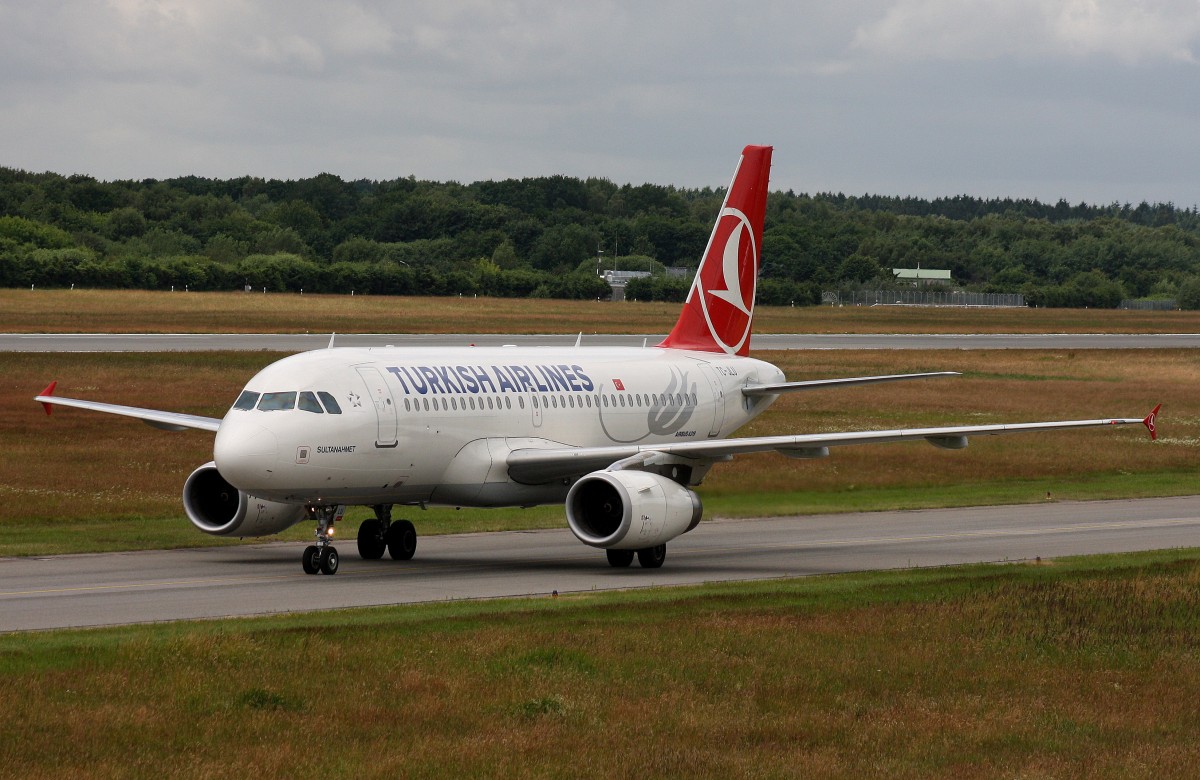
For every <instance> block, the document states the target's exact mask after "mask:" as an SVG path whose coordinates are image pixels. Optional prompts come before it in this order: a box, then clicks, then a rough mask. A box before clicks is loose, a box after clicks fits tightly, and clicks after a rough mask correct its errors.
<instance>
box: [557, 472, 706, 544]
mask: <svg viewBox="0 0 1200 780" xmlns="http://www.w3.org/2000/svg"><path fill="white" fill-rule="evenodd" d="M703 513H704V508H703V506H701V504H700V496H698V495H696V494H695V493H694V492H692V491H691V490H688V489H687V488H685V487H684V486H682V485H680V484H679V483H678V482H675V481H673V480H671V479H669V478H667V477H664V476H661V475H659V474H652V473H650V472H646V471H596V472H593V473H591V474H588V475H587V476H586V477H584V478H582V479H580V480H579V481H578V482H576V483H575V484H574V485H572V486H571V490H570V492H569V493H567V524H568V525H569V526H570V527H571V532H572V533H574V534H575V536H576V537H578V539H579V541H581V542H583V543H584V544H590V545H591V546H593V547H603V548H606V549H613V550H641V549H644V548H647V547H655V546H657V545H660V544H665V543H666V542H669V541H670V540H672V539H674V538H675V537H677V536H679V535H680V534H684V533H687V532H688V531H690V530H692V529H693V528H695V527H696V526H697V525H698V524H699V523H700V517H701V516H702V515H703Z"/></svg>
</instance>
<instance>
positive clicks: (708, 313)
mask: <svg viewBox="0 0 1200 780" xmlns="http://www.w3.org/2000/svg"><path fill="white" fill-rule="evenodd" d="M770 173H771V147H769V146H747V147H746V148H745V149H743V150H742V156H741V158H740V159H739V160H738V166H737V168H736V169H735V170H734V172H733V180H732V181H730V182H729V190H728V191H727V192H726V193H725V202H724V203H722V204H721V211H720V213H718V214H717V221H716V223H714V224H713V229H712V233H710V234H709V237H708V244H707V245H706V246H705V247H704V254H703V255H701V256H700V267H699V269H697V271H696V276H695V278H694V279H693V280H692V286H691V289H689V290H688V296H687V301H686V302H685V303H684V304H683V310H682V311H680V312H679V319H678V320H677V321H676V322H675V327H674V328H672V329H671V332H670V333H668V334H667V337H666V338H665V339H663V341H662V343H661V344H659V346H661V347H666V348H668V349H691V350H696V351H697V352H723V353H725V354H727V355H741V356H743V357H744V356H746V355H748V354H750V330H751V326H752V325H753V324H754V294H755V292H756V291H757V287H758V265H759V261H760V255H759V253H760V252H761V251H762V236H763V222H764V221H765V218H766V211H767V181H768V179H769V177H770Z"/></svg>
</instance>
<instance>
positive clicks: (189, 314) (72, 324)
mask: <svg viewBox="0 0 1200 780" xmlns="http://www.w3.org/2000/svg"><path fill="white" fill-rule="evenodd" d="M678 316H679V305H678V304H674V303H637V302H628V303H603V302H595V301H559V300H536V301H532V300H528V299H510V298H479V299H475V298H396V297H373V296H362V295H355V296H349V295H303V296H302V295H298V294H286V293H278V294H274V293H273V294H267V295H264V294H262V293H240V292H239V293H183V292H179V293H166V292H147V291H138V290H132V291H118V290H34V291H31V290H12V289H0V332H13V333H306V332H309V333H330V332H337V333H577V332H580V331H583V332H584V333H666V332H667V331H668V330H669V329H670V328H671V326H672V325H673V324H674V323H675V319H676V318H677V317H678ZM755 328H756V330H758V332H760V333H964V332H966V333H1195V332H1197V331H1200V312H1194V311H1193V312H1147V311H1114V310H1111V309H1103V310H1102V309H1092V310H1088V309H970V310H966V309H957V308H925V307H913V306H878V307H857V308H856V307H846V308H833V307H829V306H821V307H800V308H789V307H775V306H759V307H757V308H756V309H755Z"/></svg>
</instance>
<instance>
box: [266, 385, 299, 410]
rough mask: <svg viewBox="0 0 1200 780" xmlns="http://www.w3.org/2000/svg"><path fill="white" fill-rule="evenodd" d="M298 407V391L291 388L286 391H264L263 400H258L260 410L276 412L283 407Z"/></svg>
mask: <svg viewBox="0 0 1200 780" xmlns="http://www.w3.org/2000/svg"><path fill="white" fill-rule="evenodd" d="M295 408H296V391H295V390H291V391H289V392H286V393H263V394H262V400H261V401H259V402H258V410H259V411H260V412H274V411H279V410H282V409H295Z"/></svg>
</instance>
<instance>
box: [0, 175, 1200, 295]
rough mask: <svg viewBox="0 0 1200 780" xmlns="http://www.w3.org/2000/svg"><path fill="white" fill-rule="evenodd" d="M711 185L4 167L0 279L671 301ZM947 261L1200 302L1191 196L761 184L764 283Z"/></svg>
mask: <svg viewBox="0 0 1200 780" xmlns="http://www.w3.org/2000/svg"><path fill="white" fill-rule="evenodd" d="M722 196H723V192H722V191H721V190H719V189H712V188H699V189H683V188H676V187H671V186H661V185H652V184H645V185H629V184H626V185H617V184H614V183H613V182H611V181H608V180H606V179H599V178H588V179H578V178H571V177H566V176H548V177H539V178H527V179H519V180H517V179H509V180H504V181H484V182H475V183H473V184H460V183H457V182H431V181H420V180H417V179H415V178H411V177H410V178H405V179H395V180H389V181H370V180H358V181H344V180H342V179H340V178H338V177H337V176H333V175H330V174H320V175H318V176H314V177H312V178H308V179H300V180H294V181H280V180H268V179H261V178H256V177H240V178H235V179H206V178H200V177H193V176H189V177H182V178H176V179H167V180H153V179H147V180H143V181H112V182H108V181H98V180H96V179H93V178H91V177H88V176H62V175H59V174H54V173H30V172H27V171H21V170H17V169H13V168H0V286H9V287H15V286H29V285H39V286H69V285H72V284H74V285H77V286H88V287H118V288H119V287H140V288H148V289H166V288H168V287H171V286H174V287H176V288H182V287H188V288H189V289H194V290H228V289H241V288H242V287H244V286H247V285H248V286H250V287H253V288H255V289H259V288H267V289H270V290H279V291H285V290H290V291H299V290H301V289H303V290H306V291H311V292H347V293H348V292H350V291H356V292H359V293H372V294H391V295H418V294H419V295H458V294H474V293H478V294H485V295H497V296H520V297H525V296H535V297H536V296H541V297H547V296H549V297H568V298H595V297H601V296H603V295H606V294H607V293H608V287H607V285H606V284H605V283H604V282H603V280H601V279H599V278H598V277H597V271H598V270H604V269H609V268H625V269H635V270H636V269H642V268H644V269H646V270H649V271H651V272H652V273H654V274H655V275H654V276H653V277H651V278H650V279H648V280H642V281H639V282H636V283H631V285H630V286H629V288H627V295H628V297H636V298H640V299H665V300H679V299H682V297H683V296H684V295H685V294H686V291H687V286H688V282H689V279H688V278H686V277H685V278H677V277H669V276H665V275H663V270H664V269H665V267H668V266H674V267H678V266H686V267H689V268H694V267H695V264H696V263H697V261H698V260H699V257H700V255H701V253H702V252H703V251H704V248H705V245H706V243H707V240H708V233H709V229H710V227H711V224H712V221H713V219H714V217H715V215H716V213H717V211H718V209H719V207H720V204H721V199H722ZM918 266H920V267H922V268H939V269H949V270H950V271H951V272H952V275H953V277H954V280H955V283H956V285H958V286H961V287H962V288H964V289H967V290H973V291H979V292H1005V293H1023V294H1024V295H1025V296H1026V299H1027V300H1028V301H1030V302H1031V303H1033V304H1035V305H1045V306H1095V307H1101V306H1115V305H1117V303H1118V302H1119V301H1120V300H1121V299H1123V298H1141V297H1160V298H1175V299H1177V300H1178V301H1179V302H1180V304H1181V305H1184V306H1188V307H1200V213H1198V212H1197V209H1196V208H1195V207H1192V208H1178V207H1176V206H1174V205H1173V204H1170V203H1167V204H1153V205H1151V204H1147V203H1141V204H1138V205H1137V206H1132V205H1130V204H1115V203H1114V204H1109V205H1103V206H1093V205H1087V204H1082V203H1081V204H1076V205H1071V204H1068V203H1066V202H1065V201H1059V202H1058V203H1055V204H1043V203H1040V202H1038V201H1036V200H1019V199H980V198H973V197H969V196H957V197H953V198H940V199H933V200H926V199H919V198H898V197H885V196H873V195H864V196H846V195H843V194H830V193H823V194H815V195H808V194H803V193H801V194H797V193H794V192H791V191H788V192H773V193H771V195H770V197H769V198H768V202H767V218H766V226H765V231H764V236H763V247H762V274H761V282H760V286H759V297H760V300H762V301H763V302H766V303H777V304H788V303H792V304H795V305H807V304H813V303H818V302H819V301H820V294H821V291H822V290H828V289H859V288H864V287H871V288H884V289H887V288H894V287H896V286H897V285H896V282H895V280H894V279H893V276H892V273H891V269H892V268H915V267H918Z"/></svg>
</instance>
